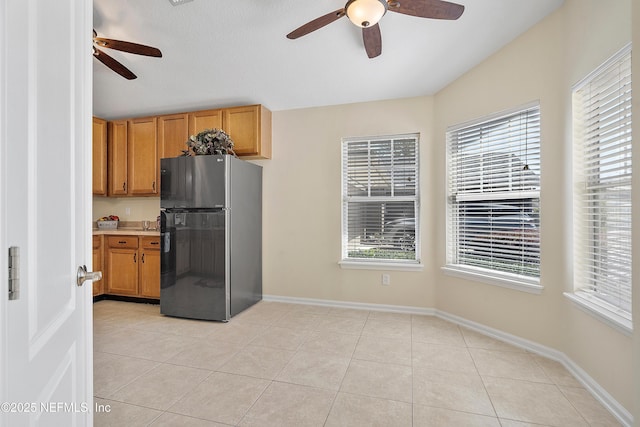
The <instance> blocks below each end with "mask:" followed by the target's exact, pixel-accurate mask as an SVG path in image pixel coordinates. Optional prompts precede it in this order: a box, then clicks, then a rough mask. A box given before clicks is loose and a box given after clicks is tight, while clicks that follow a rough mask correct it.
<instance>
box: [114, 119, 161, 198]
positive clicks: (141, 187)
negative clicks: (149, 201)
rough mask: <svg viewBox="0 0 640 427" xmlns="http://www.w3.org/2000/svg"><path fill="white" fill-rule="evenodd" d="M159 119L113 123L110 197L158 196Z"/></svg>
mask: <svg viewBox="0 0 640 427" xmlns="http://www.w3.org/2000/svg"><path fill="white" fill-rule="evenodd" d="M156 126H157V119H156V117H146V118H139V119H132V120H126V121H125V120H118V121H113V122H109V126H108V148H109V150H108V151H109V153H108V165H109V167H108V176H109V195H110V196H156V195H158V184H157V183H158V169H159V168H158V141H157V128H156Z"/></svg>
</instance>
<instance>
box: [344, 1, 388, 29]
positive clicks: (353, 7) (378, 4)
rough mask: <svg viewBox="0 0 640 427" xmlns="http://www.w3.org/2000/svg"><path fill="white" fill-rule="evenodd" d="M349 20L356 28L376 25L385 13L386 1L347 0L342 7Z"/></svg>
mask: <svg viewBox="0 0 640 427" xmlns="http://www.w3.org/2000/svg"><path fill="white" fill-rule="evenodd" d="M344 9H345V13H346V14H347V17H348V18H349V20H350V21H351V22H352V23H353V24H354V25H357V26H358V27H362V28H366V27H371V26H373V25H376V24H377V23H378V21H380V19H381V18H382V17H383V16H384V14H385V13H387V2H386V0H349V1H348V2H347V4H346V6H345V7H344Z"/></svg>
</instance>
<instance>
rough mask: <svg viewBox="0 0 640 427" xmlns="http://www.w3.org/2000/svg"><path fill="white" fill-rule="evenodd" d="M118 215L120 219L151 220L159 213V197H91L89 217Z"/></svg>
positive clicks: (93, 218)
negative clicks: (91, 208)
mask: <svg viewBox="0 0 640 427" xmlns="http://www.w3.org/2000/svg"><path fill="white" fill-rule="evenodd" d="M109 215H118V216H119V217H120V220H121V221H143V220H145V219H146V220H153V221H154V222H155V220H156V217H157V216H158V215H160V198H159V197H121V198H116V197H97V196H94V197H93V213H92V215H91V219H92V220H93V221H95V220H96V219H98V218H100V217H103V216H109Z"/></svg>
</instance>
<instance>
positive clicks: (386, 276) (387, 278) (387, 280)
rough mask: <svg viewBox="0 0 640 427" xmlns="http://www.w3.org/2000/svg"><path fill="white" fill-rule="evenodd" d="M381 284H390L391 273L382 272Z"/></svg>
mask: <svg viewBox="0 0 640 427" xmlns="http://www.w3.org/2000/svg"><path fill="white" fill-rule="evenodd" d="M382 284H383V285H384V286H389V285H390V284H391V275H390V274H383V275H382Z"/></svg>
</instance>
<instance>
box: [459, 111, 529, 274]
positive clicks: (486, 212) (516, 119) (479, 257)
mask: <svg viewBox="0 0 640 427" xmlns="http://www.w3.org/2000/svg"><path fill="white" fill-rule="evenodd" d="M447 144H448V160H447V162H448V195H449V201H448V224H447V225H448V239H447V258H448V259H447V264H448V266H450V267H456V266H463V267H471V268H472V269H478V270H479V272H481V273H482V274H486V273H490V274H496V273H497V275H503V274H507V275H517V276H526V277H528V278H531V277H533V278H537V277H539V272H540V233H539V223H540V221H539V213H540V208H539V201H540V108H539V106H538V105H537V104H536V105H531V106H528V107H525V108H523V109H520V110H518V111H512V112H509V113H505V114H500V115H495V116H492V117H489V118H485V119H482V120H479V121H475V122H472V123H467V124H464V125H460V126H456V127H453V128H451V129H449V130H448V132H447Z"/></svg>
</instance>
